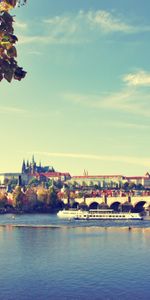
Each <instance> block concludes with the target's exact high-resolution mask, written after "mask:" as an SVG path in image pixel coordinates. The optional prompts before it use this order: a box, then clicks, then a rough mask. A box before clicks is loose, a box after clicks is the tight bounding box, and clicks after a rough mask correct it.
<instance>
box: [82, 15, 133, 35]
mask: <svg viewBox="0 0 150 300" xmlns="http://www.w3.org/2000/svg"><path fill="white" fill-rule="evenodd" d="M85 17H87V19H88V21H89V23H90V25H93V26H97V27H98V28H99V29H100V30H101V31H104V32H105V33H106V32H107V33H108V32H109V33H110V32H123V33H134V32H135V31H136V28H135V27H134V26H132V25H128V24H127V23H125V22H123V21H122V20H120V18H118V17H116V16H114V15H113V14H111V13H110V12H107V11H104V10H99V11H96V12H94V11H89V12H88V14H87V15H85Z"/></svg>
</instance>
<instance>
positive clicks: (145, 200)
mask: <svg viewBox="0 0 150 300" xmlns="http://www.w3.org/2000/svg"><path fill="white" fill-rule="evenodd" d="M62 201H63V202H64V204H67V203H68V199H62ZM69 202H70V203H71V204H72V205H73V206H74V207H78V205H80V204H86V205H87V206H88V207H89V208H93V207H94V208H96V207H97V208H98V206H99V205H102V204H107V205H108V207H109V208H113V207H114V206H117V205H118V206H119V205H131V206H132V207H133V208H136V207H138V206H139V207H143V208H145V209H147V208H148V207H149V206H150V196H129V197H128V196H126V197H93V198H76V199H70V200H69Z"/></svg>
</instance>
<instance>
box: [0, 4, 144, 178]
mask: <svg viewBox="0 0 150 300" xmlns="http://www.w3.org/2000/svg"><path fill="white" fill-rule="evenodd" d="M149 10H150V1H149V0H143V1H141V0H126V1H124V0H118V1H117V0H108V1H107V0H93V1H92V0H76V1H70V0H55V1H53V0H44V5H43V1H37V0H28V4H27V5H26V6H25V7H22V8H20V9H19V8H17V9H16V10H15V12H12V14H13V13H15V14H16V22H15V32H16V34H17V35H18V37H19V42H18V45H17V50H18V62H19V65H20V66H23V67H24V69H25V70H27V71H28V74H27V76H26V78H25V79H24V80H22V81H21V82H12V83H11V84H9V83H7V82H4V81H3V82H1V83H0V128H1V145H0V154H1V155H0V172H6V171H20V166H21V162H22V159H23V158H25V159H30V158H31V156H32V153H34V154H35V158H36V160H37V161H39V160H41V161H42V163H43V164H50V165H53V166H54V168H56V170H59V171H68V172H70V173H71V174H72V175H82V174H83V171H84V169H86V170H88V172H89V174H126V175H143V174H145V173H146V172H147V171H150V151H149V147H150V141H149V131H150V60H149V52H150V21H149Z"/></svg>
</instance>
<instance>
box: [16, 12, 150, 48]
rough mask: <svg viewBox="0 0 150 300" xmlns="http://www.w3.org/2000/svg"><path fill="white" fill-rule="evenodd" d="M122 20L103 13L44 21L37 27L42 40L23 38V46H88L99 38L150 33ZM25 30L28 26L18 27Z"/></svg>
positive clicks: (145, 28)
mask: <svg viewBox="0 0 150 300" xmlns="http://www.w3.org/2000/svg"><path fill="white" fill-rule="evenodd" d="M122 19H123V18H121V17H118V16H116V14H114V13H110V12H108V11H104V10H97V11H94V10H89V11H79V12H77V13H76V14H73V13H72V14H65V15H59V16H54V17H51V18H49V19H45V20H43V21H41V22H39V23H38V24H36V27H37V26H38V27H39V28H41V29H42V32H43V34H42V36H24V37H22V39H21V38H20V40H21V43H24V44H25V43H31V42H32V43H37V42H39V43H44V44H46V43H47V44H67V43H85V42H89V41H93V40H94V39H97V38H98V36H99V35H104V34H107V35H108V34H112V33H117V32H118V33H122V34H134V33H137V32H141V31H150V28H149V27H148V26H147V27H142V26H140V27H139V26H135V25H132V24H128V22H127V21H125V20H122ZM19 26H20V28H21V27H22V28H25V27H26V24H22V23H18V27H19ZM33 26H34V25H33Z"/></svg>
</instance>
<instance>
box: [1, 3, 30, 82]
mask: <svg viewBox="0 0 150 300" xmlns="http://www.w3.org/2000/svg"><path fill="white" fill-rule="evenodd" d="M26 2H27V0H0V81H1V80H2V79H6V80H7V81H8V82H11V81H12V79H16V80H19V81H20V80H21V79H22V78H24V77H25V75H26V72H25V71H24V70H23V69H22V68H21V67H19V66H18V63H17V61H16V57H17V50H16V47H15V44H16V42H17V41H18V38H17V37H16V36H15V35H14V28H13V22H14V17H13V16H11V15H10V13H9V10H10V9H12V8H15V7H16V5H18V6H21V5H24V4H25V3H26Z"/></svg>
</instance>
